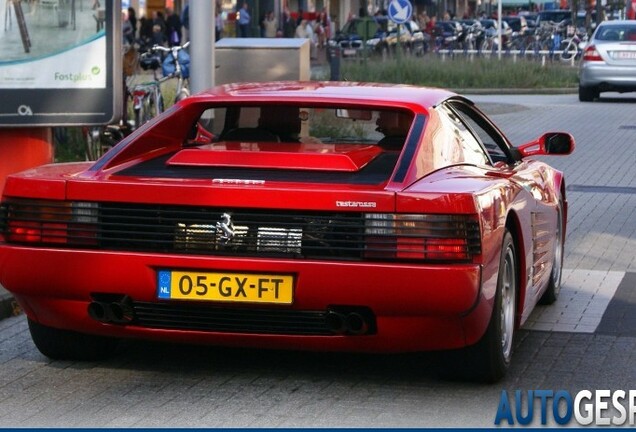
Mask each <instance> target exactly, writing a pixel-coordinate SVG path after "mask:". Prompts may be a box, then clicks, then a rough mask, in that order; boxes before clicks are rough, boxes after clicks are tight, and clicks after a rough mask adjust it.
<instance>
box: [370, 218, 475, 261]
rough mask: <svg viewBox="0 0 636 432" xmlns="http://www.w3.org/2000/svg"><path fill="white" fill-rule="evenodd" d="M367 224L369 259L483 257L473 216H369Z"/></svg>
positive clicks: (467, 258)
mask: <svg viewBox="0 0 636 432" xmlns="http://www.w3.org/2000/svg"><path fill="white" fill-rule="evenodd" d="M365 221H366V229H365V231H366V238H367V242H366V250H365V256H366V257H368V258H398V259H413V260H439V261H468V260H470V259H472V257H473V256H474V255H479V254H481V240H480V233H479V222H478V221H477V218H476V217H473V216H469V215H419V214H384V213H369V214H366V215H365Z"/></svg>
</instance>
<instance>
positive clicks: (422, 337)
mask: <svg viewBox="0 0 636 432" xmlns="http://www.w3.org/2000/svg"><path fill="white" fill-rule="evenodd" d="M34 262H35V263H46V265H42V266H38V267H37V270H36V271H34V268H33V263H34ZM160 269H181V270H193V271H194V270H197V271H226V272H255V273H268V274H292V275H294V280H295V283H294V300H293V303H292V304H291V305H274V306H265V307H264V306H263V305H262V304H261V305H245V304H242V305H236V304H233V303H223V304H219V303H216V304H211V303H207V302H205V304H202V303H204V302H196V305H197V307H206V306H208V305H209V306H210V307H216V308H219V307H220V308H222V309H228V310H232V309H236V308H244V309H249V308H253V309H261V310H262V309H264V308H265V309H268V308H271V309H272V310H273V309H276V310H281V309H283V310H290V311H318V312H324V311H326V310H328V309H329V308H330V307H331V306H333V305H348V306H354V307H365V308H369V309H370V310H371V311H372V313H373V315H374V318H375V323H376V326H377V331H376V332H375V333H374V334H370V335H362V336H361V335H357V336H349V335H336V334H334V335H327V336H318V335H311V336H307V335H291V334H256V333H249V332H242V333H235V332H227V331H200V330H186V329H160V328H153V327H151V326H140V325H135V324H134V323H132V324H128V325H117V324H104V323H100V322H97V321H95V320H93V319H92V318H90V317H89V315H88V312H87V309H88V305H89V303H90V302H91V294H94V293H102V294H103V293H107V294H125V295H128V296H130V297H131V298H132V299H133V300H134V301H137V302H150V303H161V302H163V304H165V303H166V301H165V300H159V299H158V294H157V290H158V289H157V271H158V270H160ZM481 279H482V275H481V268H480V266H478V265H475V264H461V265H412V264H391V265H388V264H386V265H385V264H373V265H371V264H366V263H349V262H313V261H292V260H274V259H227V258H218V257H208V256H179V255H159V254H128V253H112V252H109V253H106V252H97V251H69V250H56V249H31V248H25V247H13V246H7V245H2V246H0V282H1V283H2V284H3V285H4V286H5V287H6V288H7V289H9V290H10V291H11V292H13V293H14V295H15V296H16V299H17V300H18V301H19V302H20V303H21V304H22V306H23V307H24V309H25V311H26V313H27V314H28V315H29V317H30V318H32V319H34V320H36V321H38V322H40V323H42V324H44V325H48V326H51V327H56V328H64V329H70V330H75V331H82V332H85V333H92V334H100V335H108V336H115V337H133V338H146V339H160V340H172V341H183V342H192V343H209V344H221V345H230V346H250V347H270V348H293V349H308V350H338V351H369V352H374V351H383V352H405V351H423V350H434V349H447V348H457V347H461V346H465V345H471V344H473V343H475V342H476V341H477V340H478V339H479V337H480V336H481V335H482V334H483V332H484V331H485V328H486V326H487V324H488V320H489V318H490V311H491V307H492V306H491V305H490V300H485V299H484V298H483V293H482V290H481ZM171 302H172V303H174V301H168V303H171Z"/></svg>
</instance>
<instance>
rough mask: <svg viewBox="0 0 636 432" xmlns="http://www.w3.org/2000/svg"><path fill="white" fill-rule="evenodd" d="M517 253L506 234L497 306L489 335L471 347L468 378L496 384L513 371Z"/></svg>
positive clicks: (496, 297)
mask: <svg viewBox="0 0 636 432" xmlns="http://www.w3.org/2000/svg"><path fill="white" fill-rule="evenodd" d="M518 275H519V272H518V269H517V252H516V248H515V244H514V241H513V239H512V235H511V234H510V232H509V231H508V230H506V232H505V234H504V238H503V244H502V248H501V257H500V259H499V276H498V278H497V293H496V295H495V304H494V308H493V311H492V316H491V317H490V322H489V323H488V328H487V329H486V333H485V334H484V336H483V337H482V338H481V339H480V341H479V342H478V343H477V344H476V345H473V346H471V347H468V348H467V349H466V350H467V354H468V362H467V363H466V364H465V365H464V368H465V372H467V373H468V376H469V377H471V378H473V379H475V380H477V381H480V382H487V383H493V382H496V381H499V380H500V379H501V378H503V377H504V376H505V374H506V372H507V371H508V368H509V367H510V360H511V359H512V347H513V342H514V331H515V315H516V304H517V286H518V280H519V277H518Z"/></svg>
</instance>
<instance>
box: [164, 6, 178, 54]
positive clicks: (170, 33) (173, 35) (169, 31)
mask: <svg viewBox="0 0 636 432" xmlns="http://www.w3.org/2000/svg"><path fill="white" fill-rule="evenodd" d="M181 36H182V35H181V18H180V17H179V15H178V14H176V13H175V12H174V10H172V9H171V8H166V39H167V40H168V44H169V45H170V46H176V45H181Z"/></svg>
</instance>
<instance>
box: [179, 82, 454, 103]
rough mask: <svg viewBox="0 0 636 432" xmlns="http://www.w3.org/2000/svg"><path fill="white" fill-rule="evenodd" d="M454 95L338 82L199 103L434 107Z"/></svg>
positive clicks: (262, 88)
mask: <svg viewBox="0 0 636 432" xmlns="http://www.w3.org/2000/svg"><path fill="white" fill-rule="evenodd" d="M452 96H456V95H455V94H454V93H452V92H449V91H446V90H442V89H436V88H424V87H415V86H408V85H401V84H380V83H360V82H334V81H273V82H251V83H236V84H225V85H220V86H218V87H215V88H212V89H210V90H207V91H205V92H202V93H199V94H198V95H196V96H195V97H194V98H193V100H192V102H194V101H195V100H200V99H205V100H209V98H210V97H212V98H214V99H217V98H221V99H224V100H236V101H239V100H263V101H270V102H271V101H276V100H281V101H283V100H308V101H310V100H314V101H316V100H324V101H330V100H331V101H334V102H336V101H339V102H354V103H355V102H376V103H377V102H379V103H382V102H387V103H389V104H391V103H399V104H413V105H417V106H420V107H422V108H430V107H433V106H435V105H437V104H439V103H440V102H442V101H444V100H446V99H448V98H449V97H452Z"/></svg>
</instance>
